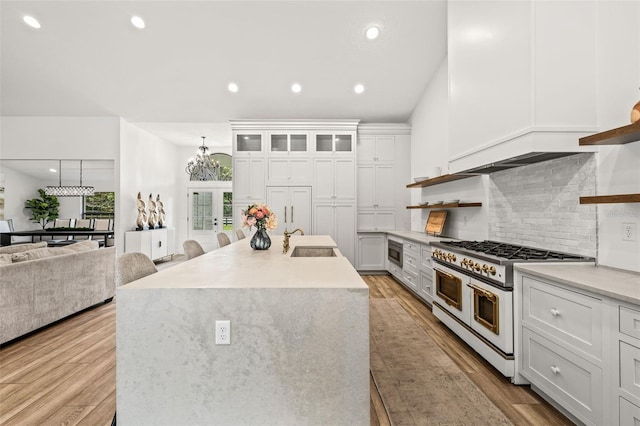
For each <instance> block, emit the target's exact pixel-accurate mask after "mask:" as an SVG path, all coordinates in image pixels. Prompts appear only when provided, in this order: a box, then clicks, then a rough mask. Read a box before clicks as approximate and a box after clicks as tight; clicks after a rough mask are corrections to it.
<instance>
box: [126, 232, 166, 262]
mask: <svg viewBox="0 0 640 426" xmlns="http://www.w3.org/2000/svg"><path fill="white" fill-rule="evenodd" d="M124 251H125V253H134V252H135V253H143V254H145V255H146V256H147V257H149V259H151V260H159V259H162V258H163V257H167V256H170V255H173V254H174V253H175V229H174V228H158V229H149V230H145V231H127V232H125V233H124Z"/></svg>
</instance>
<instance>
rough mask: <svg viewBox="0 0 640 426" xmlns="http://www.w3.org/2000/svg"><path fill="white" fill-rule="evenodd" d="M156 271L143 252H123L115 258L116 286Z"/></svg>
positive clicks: (153, 264)
mask: <svg viewBox="0 0 640 426" xmlns="http://www.w3.org/2000/svg"><path fill="white" fill-rule="evenodd" d="M156 272H158V268H156V265H155V263H153V261H152V260H151V259H149V257H147V255H146V254H144V253H124V254H121V255H120V256H118V259H117V260H116V287H119V286H121V285H124V284H128V283H130V282H132V281H135V280H137V279H140V278H143V277H146V276H147V275H151V274H155V273H156Z"/></svg>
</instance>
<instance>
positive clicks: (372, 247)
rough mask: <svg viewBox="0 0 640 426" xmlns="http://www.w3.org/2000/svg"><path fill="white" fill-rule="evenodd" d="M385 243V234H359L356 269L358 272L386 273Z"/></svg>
mask: <svg viewBox="0 0 640 426" xmlns="http://www.w3.org/2000/svg"><path fill="white" fill-rule="evenodd" d="M385 242H386V238H385V235H384V234H376V233H362V234H358V241H357V243H358V256H357V260H356V264H357V265H356V269H357V270H358V271H384V270H385V259H386V257H387V256H386V251H385Z"/></svg>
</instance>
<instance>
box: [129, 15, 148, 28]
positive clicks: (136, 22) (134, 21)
mask: <svg viewBox="0 0 640 426" xmlns="http://www.w3.org/2000/svg"><path fill="white" fill-rule="evenodd" d="M131 25H133V26H134V27H136V28H139V29H143V28H144V27H145V24H144V19H142V18H141V17H139V16H132V17H131Z"/></svg>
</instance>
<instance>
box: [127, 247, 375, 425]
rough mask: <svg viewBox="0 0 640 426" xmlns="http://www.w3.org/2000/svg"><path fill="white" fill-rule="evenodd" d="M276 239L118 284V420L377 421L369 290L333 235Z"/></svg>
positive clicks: (175, 422) (163, 422)
mask: <svg viewBox="0 0 640 426" xmlns="http://www.w3.org/2000/svg"><path fill="white" fill-rule="evenodd" d="M271 239H272V246H271V249H269V250H265V251H256V250H252V249H251V248H250V246H249V240H248V239H247V240H240V241H238V242H236V243H233V244H230V245H228V246H226V247H223V248H221V249H218V250H214V251H213V252H210V253H207V254H205V255H203V256H200V257H197V258H194V259H191V260H188V261H186V262H183V263H181V264H178V265H176V266H174V267H172V268H168V269H166V270H163V271H161V272H158V273H156V274H153V275H150V276H147V277H145V278H142V279H140V280H137V281H134V282H132V283H130V284H128V285H125V286H122V287H119V288H118V289H117V292H116V300H117V311H116V318H117V322H116V341H117V349H116V366H117V381H116V382H117V415H118V423H119V424H121V425H146V424H150V425H151V424H153V425H211V424H224V425H234V424H285V425H286V424H318V425H320V424H333V425H339V424H349V425H352V424H362V425H365V424H366V425H368V424H369V407H370V403H369V300H368V299H369V291H368V287H367V286H366V284H365V283H364V282H363V281H362V279H361V278H360V276H359V275H358V274H357V273H356V271H355V270H354V269H353V267H352V266H351V264H350V263H349V261H348V260H347V259H346V258H344V257H342V256H341V255H340V252H339V251H338V250H337V249H336V248H334V247H336V244H335V243H334V242H333V240H332V239H331V238H330V237H328V236H292V237H291V240H290V246H291V247H290V249H289V251H288V253H287V254H283V253H282V237H281V236H272V237H271ZM302 246H305V247H324V248H334V249H333V251H334V252H335V254H336V256H335V257H292V254H297V253H299V251H300V250H298V251H296V248H298V247H302ZM311 254H314V253H311ZM220 320H229V321H230V344H228V345H216V343H215V324H216V321H220Z"/></svg>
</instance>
